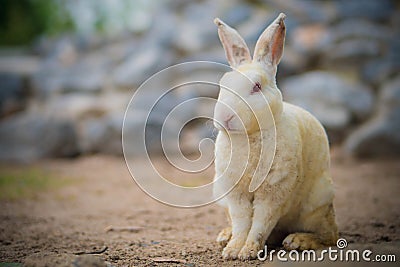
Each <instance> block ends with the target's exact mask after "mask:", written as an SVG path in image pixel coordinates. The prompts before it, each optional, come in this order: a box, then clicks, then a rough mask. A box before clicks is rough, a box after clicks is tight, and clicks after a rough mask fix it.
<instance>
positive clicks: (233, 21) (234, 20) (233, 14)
mask: <svg viewBox="0 0 400 267" xmlns="http://www.w3.org/2000/svg"><path fill="white" fill-rule="evenodd" d="M252 13H253V10H252V8H251V7H250V6H249V5H246V4H239V5H235V6H233V7H232V8H230V9H228V11H226V13H225V14H224V15H223V16H222V18H221V19H222V20H223V21H224V22H225V23H227V24H228V25H230V26H231V27H236V26H238V25H240V24H241V23H242V22H244V21H246V20H248V19H249V18H250V16H251V15H252Z"/></svg>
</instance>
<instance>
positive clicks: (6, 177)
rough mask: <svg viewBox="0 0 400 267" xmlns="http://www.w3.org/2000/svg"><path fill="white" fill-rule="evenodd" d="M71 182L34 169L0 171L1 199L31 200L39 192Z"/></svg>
mask: <svg viewBox="0 0 400 267" xmlns="http://www.w3.org/2000/svg"><path fill="white" fill-rule="evenodd" d="M70 182H71V181H70V180H68V179H65V178H58V177H52V176H50V175H49V174H48V173H45V172H44V171H40V170H38V169H33V168H28V169H25V168H24V169H22V170H21V169H19V170H17V169H13V170H11V169H8V170H0V199H7V200H16V199H20V198H31V197H34V196H35V195H37V193H39V192H42V191H48V190H53V189H57V188H60V187H62V186H64V185H67V184H69V183H70Z"/></svg>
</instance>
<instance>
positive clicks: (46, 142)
mask: <svg viewBox="0 0 400 267" xmlns="http://www.w3.org/2000/svg"><path fill="white" fill-rule="evenodd" d="M78 152H79V151H78V142H77V136H76V131H75V128H74V126H73V123H72V122H71V121H67V120H62V119H55V118H52V117H49V116H46V115H45V114H39V113H20V114H17V115H15V116H12V117H9V118H7V119H6V120H3V121H1V123H0V160H10V161H31V160H36V159H39V158H45V157H70V156H75V155H77V154H78Z"/></svg>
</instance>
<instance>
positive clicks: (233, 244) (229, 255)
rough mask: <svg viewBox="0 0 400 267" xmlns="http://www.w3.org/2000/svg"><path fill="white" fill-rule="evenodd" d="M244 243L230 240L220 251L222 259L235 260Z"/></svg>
mask: <svg viewBox="0 0 400 267" xmlns="http://www.w3.org/2000/svg"><path fill="white" fill-rule="evenodd" d="M243 244H244V242H242V241H240V240H237V239H236V240H231V241H229V243H228V245H226V247H225V248H224V250H223V251H222V257H223V258H224V259H225V260H234V259H237V257H238V254H239V252H240V250H241V249H242V247H243Z"/></svg>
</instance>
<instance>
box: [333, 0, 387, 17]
mask: <svg viewBox="0 0 400 267" xmlns="http://www.w3.org/2000/svg"><path fill="white" fill-rule="evenodd" d="M335 3H336V6H337V13H338V14H340V16H342V17H350V18H354V17H360V18H365V19H369V20H379V21H381V20H385V19H387V18H388V17H390V16H391V14H392V12H393V11H394V10H395V7H394V3H393V1H392V0H368V1H364V0H352V1H347V0H338V1H335Z"/></svg>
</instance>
